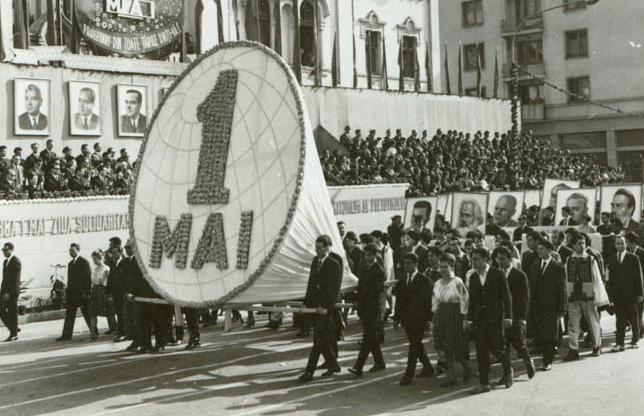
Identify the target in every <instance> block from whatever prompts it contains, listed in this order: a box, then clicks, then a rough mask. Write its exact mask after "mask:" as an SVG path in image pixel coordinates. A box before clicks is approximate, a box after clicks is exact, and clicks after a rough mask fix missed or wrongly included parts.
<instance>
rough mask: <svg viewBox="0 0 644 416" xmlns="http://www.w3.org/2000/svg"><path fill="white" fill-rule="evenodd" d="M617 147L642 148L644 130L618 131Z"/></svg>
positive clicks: (616, 133) (616, 134) (616, 132)
mask: <svg viewBox="0 0 644 416" xmlns="http://www.w3.org/2000/svg"><path fill="white" fill-rule="evenodd" d="M615 136H616V137H617V146H619V147H622V146H642V145H643V144H644V129H633V130H617V131H615Z"/></svg>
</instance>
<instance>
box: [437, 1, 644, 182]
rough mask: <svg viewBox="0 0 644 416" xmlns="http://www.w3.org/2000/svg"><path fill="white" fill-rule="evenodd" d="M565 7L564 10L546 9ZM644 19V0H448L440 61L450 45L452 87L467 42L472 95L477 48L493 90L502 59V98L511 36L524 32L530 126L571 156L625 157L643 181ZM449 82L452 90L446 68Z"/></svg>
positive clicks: (442, 14) (523, 82) (523, 94)
mask: <svg viewBox="0 0 644 416" xmlns="http://www.w3.org/2000/svg"><path fill="white" fill-rule="evenodd" d="M559 5H563V7H560V8H555V9H553V10H549V11H545V12H543V13H542V11H544V10H546V9H549V8H553V7H557V6H559ZM532 16H534V17H532ZM641 16H644V2H633V1H628V0H611V1H599V3H597V4H595V5H586V4H584V3H583V2H579V1H577V0H464V1H442V2H440V6H439V25H440V30H439V32H440V35H439V36H440V39H441V42H442V43H443V48H442V49H441V61H442V62H443V67H444V60H445V50H447V53H448V58H447V59H448V65H449V77H450V81H451V86H452V90H454V88H455V85H456V80H457V78H458V64H457V57H458V50H459V48H461V51H462V57H463V58H462V59H463V84H464V85H463V87H464V93H465V94H468V93H469V94H472V93H474V92H475V91H476V73H477V71H476V50H479V53H480V54H481V64H482V65H481V66H482V87H483V88H484V91H483V92H484V93H485V94H487V96H491V95H493V94H494V71H495V64H494V61H495V56H497V57H498V73H499V75H498V77H499V79H500V82H499V88H498V94H499V96H500V97H505V98H510V96H511V89H510V86H511V80H512V78H511V62H512V60H511V57H512V39H513V37H514V34H515V30H517V28H518V31H517V36H516V54H517V60H518V62H519V65H520V66H521V67H522V68H523V69H525V70H527V72H529V73H530V74H531V75H528V74H526V73H525V72H522V73H521V75H520V81H519V94H518V95H519V97H520V100H521V104H522V105H521V115H522V123H523V129H524V130H525V129H531V130H533V131H534V132H535V133H536V134H537V135H539V136H544V137H549V138H550V139H551V141H552V142H553V144H554V145H555V146H558V147H560V148H563V149H569V150H570V151H571V152H578V153H592V154H596V155H597V156H600V157H601V158H603V159H606V160H607V161H608V163H610V164H616V163H622V164H623V166H625V167H626V168H627V170H628V174H629V177H630V180H633V181H640V180H642V173H641V158H642V157H644V82H643V81H644V73H642V72H641V71H640V68H641V67H642V65H644V47H643V46H642V45H644V32H643V31H642V29H641ZM615 22H619V25H618V26H617V25H616V23H615ZM477 45H478V46H477ZM441 82H442V83H443V89H445V88H446V82H447V77H446V76H445V74H444V73H443V74H442V77H441ZM548 84H552V85H554V86H557V87H559V88H560V89H563V90H566V91H568V92H572V93H574V94H575V95H570V94H567V93H565V92H562V91H561V90H560V89H557V88H553V87H552V86H549V85H548ZM587 99H590V100H592V101H594V102H598V103H601V104H604V105H607V106H610V107H612V108H615V109H619V110H621V111H622V112H623V113H620V112H617V111H615V110H611V109H607V108H603V107H601V106H597V105H594V104H591V103H589V102H587Z"/></svg>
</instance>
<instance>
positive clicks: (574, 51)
mask: <svg viewBox="0 0 644 416" xmlns="http://www.w3.org/2000/svg"><path fill="white" fill-rule="evenodd" d="M587 56H588V30H586V29H582V30H573V31H570V32H566V58H567V59H568V58H584V57H587Z"/></svg>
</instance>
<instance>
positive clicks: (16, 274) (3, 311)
mask: <svg viewBox="0 0 644 416" xmlns="http://www.w3.org/2000/svg"><path fill="white" fill-rule="evenodd" d="M14 249H15V248H14V245H13V243H9V242H7V243H5V244H4V246H3V247H2V253H3V254H4V257H5V259H4V262H3V264H2V286H0V318H1V319H2V323H3V324H4V326H5V327H7V329H8V330H9V336H8V337H7V338H6V339H5V342H10V341H16V340H17V339H18V331H20V330H19V329H18V296H19V295H20V274H21V272H22V264H21V263H20V259H19V258H18V257H16V256H15V255H14V254H13V252H14Z"/></svg>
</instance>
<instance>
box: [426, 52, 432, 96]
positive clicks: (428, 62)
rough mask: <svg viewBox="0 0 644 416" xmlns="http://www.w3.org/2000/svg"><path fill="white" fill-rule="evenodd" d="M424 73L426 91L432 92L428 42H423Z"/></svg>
mask: <svg viewBox="0 0 644 416" xmlns="http://www.w3.org/2000/svg"><path fill="white" fill-rule="evenodd" d="M425 73H426V75H427V92H428V93H430V94H431V93H432V90H433V85H432V64H431V63H430V61H429V44H428V43H427V42H425Z"/></svg>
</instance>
